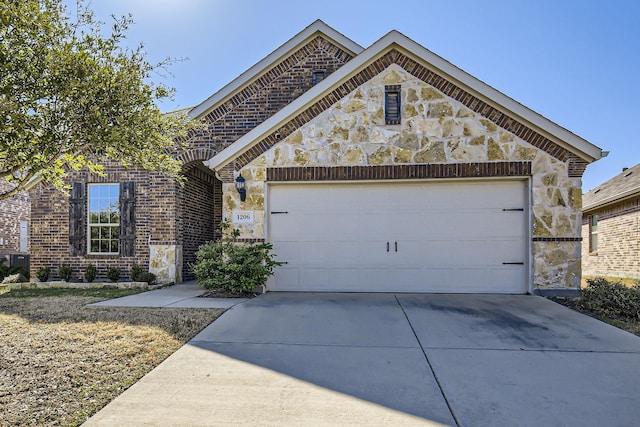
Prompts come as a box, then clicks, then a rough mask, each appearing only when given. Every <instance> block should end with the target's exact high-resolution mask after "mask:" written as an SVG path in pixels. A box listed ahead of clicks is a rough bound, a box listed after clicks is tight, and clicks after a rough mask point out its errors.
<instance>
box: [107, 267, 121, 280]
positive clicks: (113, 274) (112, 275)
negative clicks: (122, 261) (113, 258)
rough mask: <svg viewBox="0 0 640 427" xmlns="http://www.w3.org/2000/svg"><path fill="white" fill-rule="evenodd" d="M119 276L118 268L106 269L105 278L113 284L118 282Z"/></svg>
mask: <svg viewBox="0 0 640 427" xmlns="http://www.w3.org/2000/svg"><path fill="white" fill-rule="evenodd" d="M120 274H121V272H120V269H119V268H118V267H109V268H107V278H108V279H109V280H111V281H112V282H114V283H115V282H117V281H118V280H120Z"/></svg>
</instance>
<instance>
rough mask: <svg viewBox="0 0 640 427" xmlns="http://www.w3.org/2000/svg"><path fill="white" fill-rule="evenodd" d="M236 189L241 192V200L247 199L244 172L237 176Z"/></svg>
mask: <svg viewBox="0 0 640 427" xmlns="http://www.w3.org/2000/svg"><path fill="white" fill-rule="evenodd" d="M236 190H238V193H240V201H241V202H244V201H245V200H246V199H247V188H246V186H245V182H244V177H243V176H242V174H240V175H238V177H237V178H236Z"/></svg>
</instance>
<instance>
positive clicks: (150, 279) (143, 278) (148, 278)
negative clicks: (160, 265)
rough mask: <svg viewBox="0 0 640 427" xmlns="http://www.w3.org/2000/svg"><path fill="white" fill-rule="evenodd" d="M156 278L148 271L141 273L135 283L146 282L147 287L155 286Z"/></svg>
mask: <svg viewBox="0 0 640 427" xmlns="http://www.w3.org/2000/svg"><path fill="white" fill-rule="evenodd" d="M156 280H157V277H156V275H155V274H153V273H150V272H148V271H143V272H142V273H140V275H138V279H137V280H136V281H137V282H147V284H148V285H155V284H156Z"/></svg>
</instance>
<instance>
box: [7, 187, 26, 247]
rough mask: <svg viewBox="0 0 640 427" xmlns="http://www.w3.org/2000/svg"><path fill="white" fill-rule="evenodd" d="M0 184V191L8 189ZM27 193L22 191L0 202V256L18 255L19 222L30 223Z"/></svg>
mask: <svg viewBox="0 0 640 427" xmlns="http://www.w3.org/2000/svg"><path fill="white" fill-rule="evenodd" d="M8 188H9V186H8V185H6V184H0V191H3V190H4V189H8ZM30 205H31V200H30V197H29V193H27V192H26V191H22V192H20V193H18V194H16V195H15V196H13V197H12V198H10V199H7V200H0V238H2V243H0V256H4V255H9V254H14V253H20V222H21V221H27V223H29V222H30V221H31V212H30V209H29V207H30Z"/></svg>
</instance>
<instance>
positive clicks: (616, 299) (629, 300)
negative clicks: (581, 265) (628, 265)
mask: <svg viewBox="0 0 640 427" xmlns="http://www.w3.org/2000/svg"><path fill="white" fill-rule="evenodd" d="M580 307H582V308H584V309H587V310H591V311H593V312H595V313H597V314H600V315H604V316H612V315H613V316H622V317H626V318H630V319H640V286H639V285H637V284H636V285H635V286H632V287H628V286H625V285H623V284H622V283H620V282H610V281H608V280H606V279H603V278H601V277H598V278H595V279H587V286H586V287H585V288H583V289H582V290H581V292H580Z"/></svg>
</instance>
